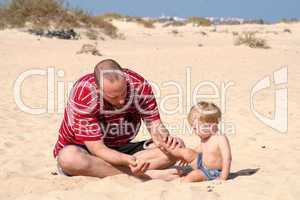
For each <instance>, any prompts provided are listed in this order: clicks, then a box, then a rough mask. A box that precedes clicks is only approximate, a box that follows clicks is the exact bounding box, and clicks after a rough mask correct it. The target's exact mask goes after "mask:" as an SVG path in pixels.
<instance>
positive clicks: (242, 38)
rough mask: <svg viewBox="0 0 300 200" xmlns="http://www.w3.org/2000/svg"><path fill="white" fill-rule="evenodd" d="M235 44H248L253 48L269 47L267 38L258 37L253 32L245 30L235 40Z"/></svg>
mask: <svg viewBox="0 0 300 200" xmlns="http://www.w3.org/2000/svg"><path fill="white" fill-rule="evenodd" d="M234 44H235V45H246V46H249V47H251V48H262V49H269V48H270V47H269V46H268V45H267V42H266V40H264V39H261V38H257V37H256V36H255V33H253V32H244V33H242V34H241V35H239V36H238V37H237V38H236V40H235V43H234Z"/></svg>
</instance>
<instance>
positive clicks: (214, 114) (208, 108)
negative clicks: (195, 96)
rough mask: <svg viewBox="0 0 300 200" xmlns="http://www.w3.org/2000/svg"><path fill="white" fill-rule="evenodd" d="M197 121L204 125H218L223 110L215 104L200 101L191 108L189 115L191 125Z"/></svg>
mask: <svg viewBox="0 0 300 200" xmlns="http://www.w3.org/2000/svg"><path fill="white" fill-rule="evenodd" d="M196 119H197V120H198V121H200V122H202V123H218V122H219V121H220V120H221V110H220V109H219V108H218V106H216V105H215V104H214V103H211V102H205V101H200V102H199V103H197V105H195V106H193V107H192V108H191V110H190V113H189V114H188V122H189V124H190V125H192V124H193V122H194V121H195V120H196Z"/></svg>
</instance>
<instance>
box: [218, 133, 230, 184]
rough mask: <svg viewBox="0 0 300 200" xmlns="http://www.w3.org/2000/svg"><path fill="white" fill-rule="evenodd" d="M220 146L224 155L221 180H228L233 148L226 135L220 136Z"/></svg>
mask: <svg viewBox="0 0 300 200" xmlns="http://www.w3.org/2000/svg"><path fill="white" fill-rule="evenodd" d="M218 142H219V148H220V151H221V155H222V172H221V175H220V177H219V178H220V179H221V180H226V179H227V178H228V176H229V173H230V165H231V150H230V144H229V141H228V139H227V137H226V136H225V135H222V136H219V141H218Z"/></svg>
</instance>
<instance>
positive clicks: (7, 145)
mask: <svg viewBox="0 0 300 200" xmlns="http://www.w3.org/2000/svg"><path fill="white" fill-rule="evenodd" d="M4 146H5V147H6V148H11V147H13V146H15V144H13V143H11V142H4Z"/></svg>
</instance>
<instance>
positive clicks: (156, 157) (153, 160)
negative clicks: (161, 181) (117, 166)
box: [133, 143, 176, 170]
mask: <svg viewBox="0 0 300 200" xmlns="http://www.w3.org/2000/svg"><path fill="white" fill-rule="evenodd" d="M133 156H135V157H136V158H137V159H142V160H146V161H148V162H150V166H149V169H150V170H152V169H166V168H168V167H170V166H172V165H174V164H175V162H176V160H175V159H174V158H171V157H168V156H166V154H164V153H163V152H162V151H161V150H160V149H159V148H157V147H156V146H155V144H153V143H152V144H151V146H150V148H149V149H146V150H142V151H139V152H137V153H135V154H133Z"/></svg>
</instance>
